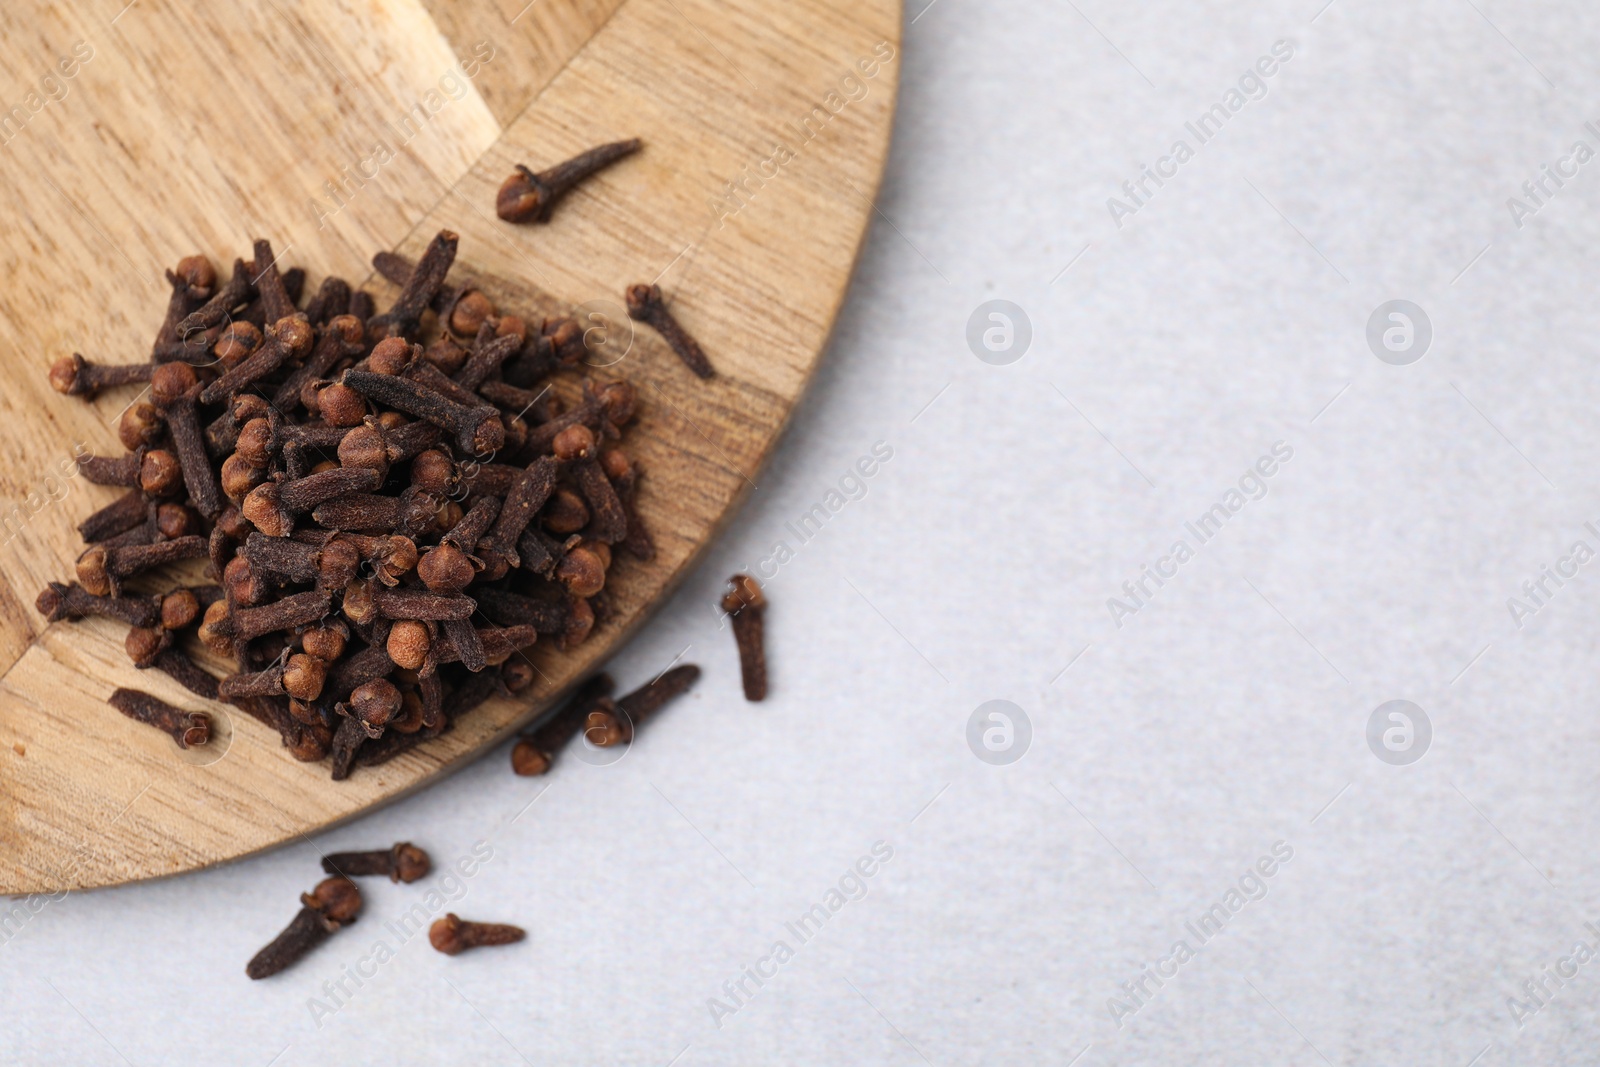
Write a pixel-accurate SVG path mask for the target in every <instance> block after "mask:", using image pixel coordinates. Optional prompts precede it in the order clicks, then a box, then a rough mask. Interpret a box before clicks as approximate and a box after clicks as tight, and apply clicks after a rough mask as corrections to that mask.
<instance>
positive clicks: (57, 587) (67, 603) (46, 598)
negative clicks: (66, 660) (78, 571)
mask: <svg viewBox="0 0 1600 1067" xmlns="http://www.w3.org/2000/svg"><path fill="white" fill-rule="evenodd" d="M34 606H35V607H36V608H38V609H39V614H41V615H43V616H44V617H45V619H46V620H47V621H49V622H60V621H61V620H62V619H86V618H88V617H90V616H91V615H99V616H102V617H104V618H107V619H117V620H119V621H121V622H125V623H127V624H128V625H130V626H155V625H156V624H157V623H159V622H160V621H161V607H160V605H159V604H158V603H157V602H156V601H155V600H153V599H151V598H150V597H113V596H95V595H94V594H93V593H90V592H89V591H87V590H86V589H84V588H83V586H81V585H79V584H78V583H77V582H70V583H62V582H51V583H50V585H49V586H48V587H47V588H46V589H45V590H44V592H42V593H40V594H39V599H38V600H36V601H35V602H34Z"/></svg>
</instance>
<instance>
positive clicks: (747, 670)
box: [722, 574, 767, 700]
mask: <svg viewBox="0 0 1600 1067" xmlns="http://www.w3.org/2000/svg"><path fill="white" fill-rule="evenodd" d="M728 581H729V583H730V584H731V585H732V588H731V589H730V590H729V592H728V594H727V595H726V596H724V597H723V598H722V610H723V611H724V612H726V613H727V614H728V616H729V621H730V622H731V624H732V625H733V639H734V642H735V643H736V644H737V645H738V646H739V675H740V677H741V678H742V679H743V681H744V698H745V699H746V700H764V699H766V695H767V651H766V637H765V633H764V628H765V624H764V622H763V617H764V616H765V614H766V610H767V598H766V597H765V596H764V595H762V592H761V586H760V585H759V584H758V583H757V582H756V580H755V579H754V578H752V577H750V576H749V575H748V574H735V575H734V576H733V577H732V578H730V579H728Z"/></svg>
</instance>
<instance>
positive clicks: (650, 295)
mask: <svg viewBox="0 0 1600 1067" xmlns="http://www.w3.org/2000/svg"><path fill="white" fill-rule="evenodd" d="M627 300H628V317H629V318H632V319H637V320H638V321H639V322H642V323H645V324H646V325H648V326H649V327H651V328H652V329H653V330H655V331H656V332H657V333H659V334H660V335H661V337H662V339H663V340H665V341H666V342H667V344H668V345H670V346H671V347H672V350H673V351H674V352H676V353H677V354H678V358H679V359H681V360H683V362H684V365H685V366H687V367H688V368H689V369H690V370H692V371H694V372H695V373H696V374H697V375H699V376H700V377H702V378H714V377H716V373H717V372H716V371H715V370H713V369H712V367H711V361H710V360H708V359H706V354H705V352H704V351H702V350H701V348H700V342H698V341H696V340H695V339H694V338H693V337H691V336H689V332H688V331H687V330H685V329H684V328H683V327H682V326H680V325H678V320H677V319H675V318H673V317H672V312H671V311H670V310H668V309H667V305H666V304H665V303H664V302H663V301H662V299H661V286H659V285H648V284H643V285H630V286H628V293H627Z"/></svg>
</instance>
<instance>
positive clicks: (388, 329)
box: [367, 230, 459, 338]
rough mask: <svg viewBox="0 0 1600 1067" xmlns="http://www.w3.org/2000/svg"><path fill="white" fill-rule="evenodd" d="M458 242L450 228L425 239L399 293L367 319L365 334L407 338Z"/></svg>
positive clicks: (435, 290)
mask: <svg viewBox="0 0 1600 1067" xmlns="http://www.w3.org/2000/svg"><path fill="white" fill-rule="evenodd" d="M458 241H459V238H458V237H457V236H456V235H455V234H453V233H451V232H450V231H449V230H440V231H439V232H438V233H437V234H436V235H435V236H434V238H433V240H432V241H429V242H428V247H427V249H426V251H424V252H423V253H422V258H421V259H419V260H418V261H417V266H416V269H415V270H413V271H412V272H411V277H410V278H407V279H406V283H405V285H403V286H401V287H400V295H399V296H397V297H395V300H394V303H393V304H392V305H391V306H390V308H389V310H388V311H386V312H384V313H383V314H382V315H375V316H373V317H372V318H371V319H369V320H368V321H367V334H368V336H370V337H374V338H379V337H390V336H396V337H410V336H411V335H413V334H415V333H416V331H417V329H418V327H419V326H420V325H421V323H422V311H423V309H424V308H426V307H427V306H428V303H429V301H431V300H432V299H433V297H434V295H435V294H436V293H438V291H439V289H440V287H441V286H443V285H444V276H445V275H446V274H448V273H449V271H450V265H451V264H452V263H454V262H455V259H456V245H457V242H458Z"/></svg>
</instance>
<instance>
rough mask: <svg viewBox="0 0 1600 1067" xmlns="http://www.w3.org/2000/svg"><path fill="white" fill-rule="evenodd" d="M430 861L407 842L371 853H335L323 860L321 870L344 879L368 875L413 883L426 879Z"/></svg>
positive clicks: (431, 864)
mask: <svg viewBox="0 0 1600 1067" xmlns="http://www.w3.org/2000/svg"><path fill="white" fill-rule="evenodd" d="M432 867H433V861H432V860H430V859H429V858H428V854H427V853H426V852H424V851H422V849H420V848H418V847H417V846H416V845H413V844H412V843H411V842H409V841H400V842H397V843H396V844H395V846H394V847H393V848H383V849H377V850H375V851H372V852H335V853H333V854H332V855H329V856H324V857H322V869H323V870H324V871H326V872H327V873H329V874H337V875H341V876H343V877H346V878H353V877H360V876H361V875H367V874H382V875H387V876H388V878H389V880H390V881H391V882H415V881H416V880H417V879H419V878H425V877H427V874H428V871H429V870H431V869H432Z"/></svg>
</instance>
